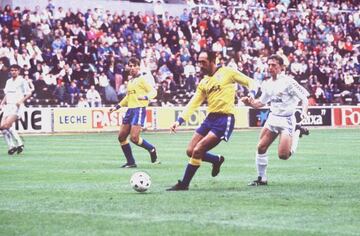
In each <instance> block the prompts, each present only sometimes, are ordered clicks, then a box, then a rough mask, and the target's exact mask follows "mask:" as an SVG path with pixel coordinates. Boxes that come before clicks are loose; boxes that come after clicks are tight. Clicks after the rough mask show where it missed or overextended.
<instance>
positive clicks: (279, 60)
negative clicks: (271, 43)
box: [268, 54, 284, 66]
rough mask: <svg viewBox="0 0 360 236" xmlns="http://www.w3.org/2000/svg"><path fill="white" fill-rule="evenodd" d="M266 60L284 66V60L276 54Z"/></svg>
mask: <svg viewBox="0 0 360 236" xmlns="http://www.w3.org/2000/svg"><path fill="white" fill-rule="evenodd" d="M268 60H276V61H277V62H278V63H279V64H280V65H281V66H282V65H284V60H283V59H282V57H281V56H279V55H276V54H272V55H271V56H270V57H269V58H268Z"/></svg>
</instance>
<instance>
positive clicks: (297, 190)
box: [0, 129, 360, 235]
mask: <svg viewBox="0 0 360 236" xmlns="http://www.w3.org/2000/svg"><path fill="white" fill-rule="evenodd" d="M258 133H259V130H250V131H239V132H235V133H234V134H233V136H232V137H231V139H230V141H229V143H221V144H220V145H219V146H218V147H217V148H216V149H214V151H213V152H214V153H220V154H223V155H224V156H225V158H226V159H225V162H224V165H223V168H222V170H221V172H220V174H219V176H218V177H216V178H213V177H211V174H210V172H211V166H210V164H209V163H203V164H202V167H201V168H200V169H199V171H198V172H197V174H196V175H195V177H194V179H193V181H192V184H191V186H190V190H189V191H187V192H186V191H185V192H166V191H165V189H166V188H167V187H169V186H172V185H174V184H175V183H176V182H177V179H181V178H182V175H183V172H184V167H185V165H186V163H187V157H186V155H185V150H186V147H187V144H188V142H189V140H190V138H191V136H192V133H177V134H176V135H170V134H168V133H145V134H144V135H143V137H144V138H145V139H147V140H148V141H149V142H151V143H153V144H155V145H156V147H157V150H158V154H159V158H160V159H161V162H162V164H161V165H152V164H150V158H149V156H148V154H147V152H146V151H145V150H143V149H141V148H139V147H135V146H134V145H132V148H133V152H134V156H135V158H136V160H137V164H138V168H137V169H121V168H119V167H120V165H121V164H123V163H124V157H123V154H122V152H121V149H120V147H119V145H118V142H117V134H116V133H104V134H78V135H52V136H26V137H25V151H24V153H23V154H21V155H18V156H16V155H15V156H13V157H10V156H8V155H7V154H6V150H5V144H2V149H1V156H0V235H360V229H359V228H360V224H359V222H360V175H359V170H360V135H359V133H360V132H359V129H333V130H330V129H329V130H328V129H312V130H311V134H310V136H307V137H305V138H303V139H301V140H300V144H299V148H298V153H297V154H296V156H294V157H293V158H291V159H290V160H288V161H281V160H279V159H278V158H277V155H276V153H277V148H276V145H273V146H272V147H271V149H270V152H269V153H270V160H269V168H268V176H269V185H268V186H262V187H248V186H246V184H247V182H249V181H250V180H253V179H254V178H256V171H255V165H254V154H255V147H256V143H257V138H258ZM274 144H275V143H274ZM137 170H143V171H146V172H148V173H149V174H150V175H151V177H152V186H151V188H150V190H149V191H148V192H147V193H144V194H140V193H136V192H135V191H133V190H132V189H131V188H130V184H129V179H130V176H131V174H132V173H134V172H135V171H137Z"/></svg>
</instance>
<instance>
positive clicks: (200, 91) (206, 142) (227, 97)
mask: <svg viewBox="0 0 360 236" xmlns="http://www.w3.org/2000/svg"><path fill="white" fill-rule="evenodd" d="M215 60H216V54H215V53H214V52H208V51H203V52H201V53H200V54H199V58H198V63H199V64H200V67H201V70H202V72H203V73H204V75H205V76H204V78H203V79H202V80H201V81H200V83H199V85H198V87H197V89H196V92H195V94H194V96H193V97H192V99H191V100H190V101H189V103H188V104H187V106H186V108H185V110H184V111H183V113H182V114H181V115H180V117H179V118H178V120H177V121H176V122H175V123H174V124H173V125H172V126H171V127H170V129H171V131H174V132H175V131H176V128H177V127H178V126H179V125H181V124H182V123H184V122H185V121H186V120H188V119H189V117H190V116H191V114H192V113H193V112H194V111H195V109H197V108H198V107H199V106H200V105H201V104H202V103H203V102H204V101H207V103H208V109H207V113H208V115H207V117H206V119H205V120H204V122H203V123H202V124H201V125H200V127H199V128H198V129H197V130H196V131H195V134H194V135H193V137H192V139H191V141H190V143H189V145H188V148H187V151H186V153H187V155H188V156H189V157H190V160H189V163H188V165H187V167H186V170H185V174H184V177H183V179H182V180H181V181H180V180H179V181H178V183H177V184H176V185H174V186H173V187H171V188H169V189H167V190H168V191H178V190H188V188H189V184H190V181H191V179H192V178H193V176H194V175H195V173H196V171H197V169H198V168H199V167H200V165H201V162H202V161H205V162H210V163H211V164H212V173H211V174H212V176H214V177H215V176H216V175H218V174H219V172H220V167H221V165H222V164H223V162H224V157H223V156H221V155H214V154H212V153H209V152H208V151H209V150H211V149H212V148H214V147H215V146H216V145H218V144H219V143H220V141H221V140H225V141H228V140H229V138H230V135H231V133H232V131H233V128H234V122H235V119H234V110H235V105H234V102H235V86H234V85H235V83H238V84H241V85H244V86H246V87H248V88H250V89H254V88H255V83H254V81H253V80H252V79H250V78H249V77H247V76H245V75H244V74H242V73H241V72H239V71H236V70H234V69H232V68H229V67H226V66H222V67H217V66H216V63H215Z"/></svg>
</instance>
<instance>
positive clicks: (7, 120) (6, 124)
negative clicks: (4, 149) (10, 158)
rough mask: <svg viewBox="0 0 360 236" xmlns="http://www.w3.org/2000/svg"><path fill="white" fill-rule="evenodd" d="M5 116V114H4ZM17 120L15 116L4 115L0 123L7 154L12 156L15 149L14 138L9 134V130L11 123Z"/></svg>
mask: <svg viewBox="0 0 360 236" xmlns="http://www.w3.org/2000/svg"><path fill="white" fill-rule="evenodd" d="M4 116H5V114H4ZM16 120H17V116H16V115H6V116H5V117H4V118H3V120H2V121H1V125H0V130H1V131H2V133H3V135H4V139H5V142H6V143H7V145H8V154H9V155H12V154H14V153H15V152H16V150H17V148H16V145H15V143H14V137H13V135H12V133H11V132H10V128H11V127H12V125H13V123H14V122H15V121H16Z"/></svg>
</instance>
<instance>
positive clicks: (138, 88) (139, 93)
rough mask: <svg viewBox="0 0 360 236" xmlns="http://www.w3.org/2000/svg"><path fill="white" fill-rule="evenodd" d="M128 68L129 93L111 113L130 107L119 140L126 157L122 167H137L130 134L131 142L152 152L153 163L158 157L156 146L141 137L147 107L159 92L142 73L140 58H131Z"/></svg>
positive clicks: (111, 109) (124, 118)
mask: <svg viewBox="0 0 360 236" xmlns="http://www.w3.org/2000/svg"><path fill="white" fill-rule="evenodd" d="M128 68H129V70H130V77H129V78H130V79H129V82H128V86H127V94H126V96H125V97H124V98H123V99H122V100H121V101H120V103H119V104H118V105H116V106H115V107H112V108H110V113H111V112H113V111H115V110H118V109H119V108H120V107H128V110H127V111H126V114H125V116H124V117H123V122H122V125H121V127H120V131H119V136H118V140H119V142H120V145H121V148H122V150H123V152H124V155H125V157H126V163H125V164H124V165H123V166H122V168H135V167H136V163H135V159H134V157H133V154H132V151H131V146H130V143H129V141H128V140H127V138H128V136H129V135H130V140H131V142H133V143H134V144H136V145H137V146H139V147H142V148H144V149H146V150H147V151H148V152H149V153H150V157H151V162H152V163H155V162H156V159H157V155H156V149H155V147H154V146H153V145H151V144H150V143H148V142H147V141H146V140H145V139H143V138H141V137H140V133H141V130H142V127H143V126H144V123H145V117H146V107H147V106H148V105H149V100H150V99H153V98H154V97H156V95H157V92H156V90H155V89H154V88H153V87H152V86H151V85H150V84H149V82H147V79H146V78H145V77H144V76H142V75H140V61H139V60H138V59H136V58H130V60H129V63H128Z"/></svg>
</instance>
